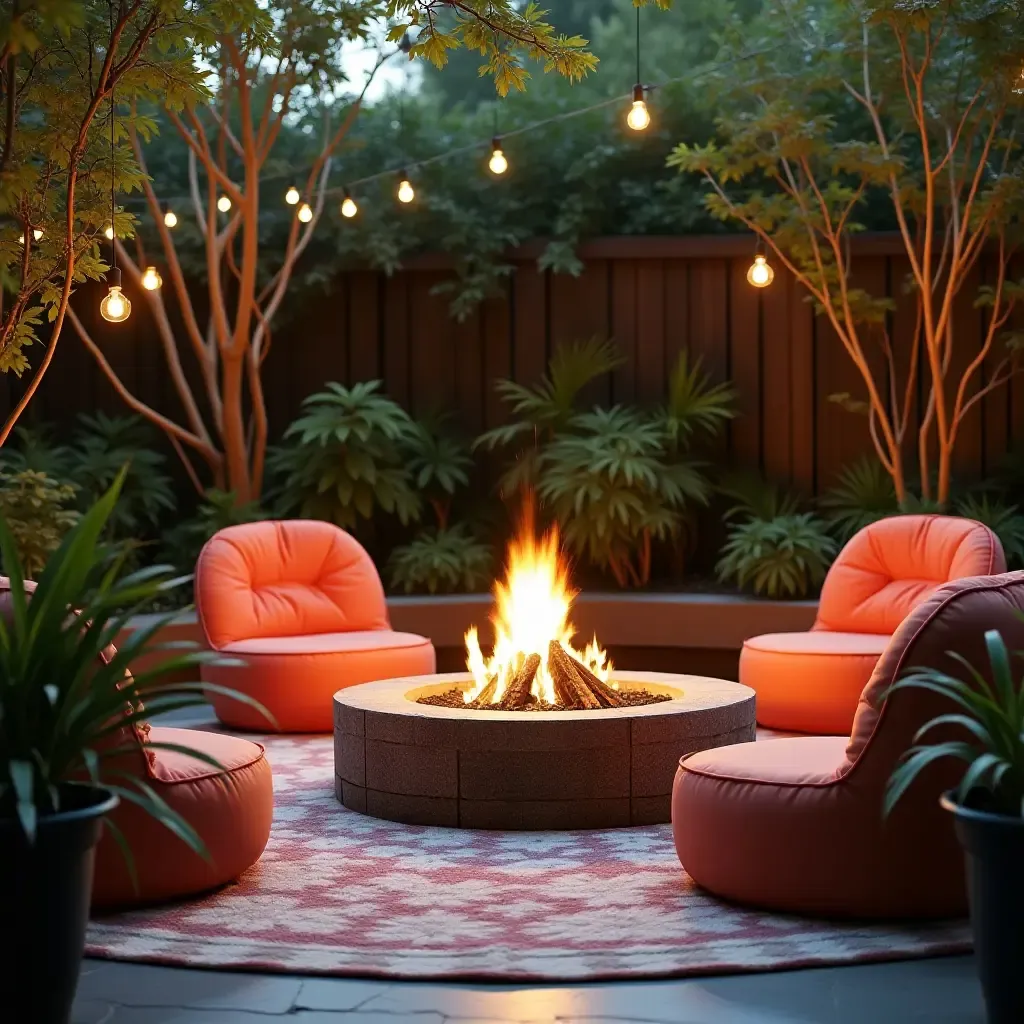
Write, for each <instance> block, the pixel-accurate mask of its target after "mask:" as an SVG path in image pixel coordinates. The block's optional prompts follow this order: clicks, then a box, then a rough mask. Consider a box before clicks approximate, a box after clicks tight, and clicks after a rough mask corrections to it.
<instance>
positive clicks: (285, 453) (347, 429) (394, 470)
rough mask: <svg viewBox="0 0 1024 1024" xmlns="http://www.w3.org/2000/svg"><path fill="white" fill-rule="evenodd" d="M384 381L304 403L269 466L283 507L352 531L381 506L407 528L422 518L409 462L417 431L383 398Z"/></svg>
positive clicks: (333, 387)
mask: <svg viewBox="0 0 1024 1024" xmlns="http://www.w3.org/2000/svg"><path fill="white" fill-rule="evenodd" d="M380 386H381V382H380V381H378V380H374V381H365V382H361V383H358V384H354V385H353V386H352V387H351V388H346V387H344V386H343V385H341V384H338V383H336V382H331V383H329V384H328V385H327V388H326V390H325V391H321V392H318V393H317V394H313V395H310V396H309V397H308V398H307V399H305V401H304V402H303V403H302V404H303V408H304V410H305V412H304V413H303V415H302V416H300V417H299V418H298V419H297V420H296V421H295V422H294V423H292V425H291V426H290V427H289V428H288V429H287V430H286V431H285V439H286V443H285V445H284V446H282V447H280V448H278V449H276V450H275V451H273V452H272V453H271V456H270V460H269V465H270V467H271V470H272V471H273V472H276V473H277V474H279V476H280V479H281V492H282V494H283V498H282V508H283V509H284V510H285V511H286V512H294V511H298V512H299V513H300V514H301V515H303V516H306V517H308V518H310V519H324V520H327V521H328V522H332V523H336V524H337V525H338V526H341V527H344V528H346V529H355V528H356V527H357V526H358V525H359V521H360V520H361V519H362V520H369V519H371V518H372V517H373V514H374V512H375V511H376V510H377V509H378V508H380V509H383V510H384V511H385V512H387V513H390V514H394V515H397V516H398V518H399V520H400V521H401V522H402V523H408V522H410V521H413V520H415V519H417V517H418V516H419V512H420V498H419V495H418V494H417V493H416V490H415V487H414V486H413V481H412V479H411V476H410V473H409V468H408V466H407V465H406V464H405V461H404V458H403V445H404V444H408V443H410V442H411V440H412V439H413V437H414V435H415V432H416V428H415V425H414V424H413V421H412V420H411V419H410V418H409V415H408V413H406V412H405V410H404V409H402V408H401V406H399V405H398V404H397V403H396V402H394V401H392V400H391V399H390V398H388V397H386V396H385V395H382V394H379V389H380Z"/></svg>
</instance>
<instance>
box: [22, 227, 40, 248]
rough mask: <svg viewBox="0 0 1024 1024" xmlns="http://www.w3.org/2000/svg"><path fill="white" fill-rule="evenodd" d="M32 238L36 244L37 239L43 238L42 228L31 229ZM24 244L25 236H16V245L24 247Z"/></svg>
mask: <svg viewBox="0 0 1024 1024" xmlns="http://www.w3.org/2000/svg"><path fill="white" fill-rule="evenodd" d="M32 237H33V238H34V239H35V240H36V241H37V242H38V241H39V239H40V238H42V237H43V229H42V228H33V229H32ZM24 244H25V236H24V234H21V235H18V245H24Z"/></svg>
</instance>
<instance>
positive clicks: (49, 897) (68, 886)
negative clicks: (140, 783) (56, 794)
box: [0, 785, 118, 1024]
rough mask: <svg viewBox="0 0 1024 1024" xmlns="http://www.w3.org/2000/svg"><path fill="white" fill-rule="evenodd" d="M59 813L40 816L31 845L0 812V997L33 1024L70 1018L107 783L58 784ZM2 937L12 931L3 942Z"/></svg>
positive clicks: (111, 803)
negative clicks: (0, 977)
mask: <svg viewBox="0 0 1024 1024" xmlns="http://www.w3.org/2000/svg"><path fill="white" fill-rule="evenodd" d="M60 795H61V807H62V808H64V809H63V810H62V811H61V813H60V814H53V815H49V816H47V817H45V818H42V819H41V820H40V822H39V827H38V830H37V834H36V841H35V844H34V845H32V846H30V845H29V843H28V841H27V840H26V838H25V835H24V833H23V832H22V831H21V827H20V826H19V824H18V822H17V821H14V820H11V819H10V818H7V817H0V936H4V939H3V946H4V948H5V949H6V950H7V952H6V953H4V954H3V958H2V960H0V974H2V975H3V976H4V979H3V985H2V986H0V988H2V990H3V992H4V1001H5V1004H6V1008H7V1009H11V1005H10V1004H11V1003H13V1004H14V1007H15V1008H17V1010H20V1013H15V1019H17V1020H25V1021H29V1020H30V1021H32V1024H67V1022H68V1020H69V1019H70V1017H71V1004H72V1002H73V1001H74V998H75V988H76V986H77V985H78V972H79V970H80V968H81V965H82V954H83V952H84V950H85V926H86V923H87V921H88V919H89V899H90V897H91V895H92V871H93V861H94V859H95V848H96V843H97V842H98V841H99V838H100V828H101V825H102V819H103V815H105V814H109V813H110V811H112V810H113V809H114V808H115V807H116V806H117V802H118V799H117V797H116V796H114V795H113V794H111V793H109V792H107V790H105V789H97V788H94V787H92V786H78V785H67V786H62V787H61V788H60ZM7 936H9V937H10V941H8V939H7Z"/></svg>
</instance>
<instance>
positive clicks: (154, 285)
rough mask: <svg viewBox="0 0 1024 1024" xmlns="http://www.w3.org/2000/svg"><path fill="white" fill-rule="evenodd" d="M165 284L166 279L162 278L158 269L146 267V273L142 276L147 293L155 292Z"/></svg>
mask: <svg viewBox="0 0 1024 1024" xmlns="http://www.w3.org/2000/svg"><path fill="white" fill-rule="evenodd" d="M163 283H164V279H163V278H162V277H161V276H160V271H158V270H157V269H156V267H146V272H145V273H144V274H143V275H142V287H143V288H145V289H146V291H147V292H155V291H156V290H157V289H158V288H160V287H161V286H162V285H163Z"/></svg>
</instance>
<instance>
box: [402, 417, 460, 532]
mask: <svg viewBox="0 0 1024 1024" xmlns="http://www.w3.org/2000/svg"><path fill="white" fill-rule="evenodd" d="M448 420H449V417H447V416H437V417H433V418H431V419H428V420H421V421H419V422H417V423H414V424H413V430H412V433H411V434H410V435H409V437H408V438H407V440H406V441H405V443H404V445H403V449H404V454H405V465H406V468H407V469H408V470H409V473H410V475H411V477H412V480H413V483H414V485H415V487H416V488H417V490H418V491H419V492H420V493H421V494H422V495H424V496H425V497H426V499H427V501H428V502H429V503H430V507H431V508H432V509H433V510H434V516H435V518H436V520H437V528H438V530H439V531H441V532H443V531H444V530H445V529H446V528H447V526H448V518H449V515H450V513H451V500H452V497H453V496H454V495H455V493H456V492H457V491H458V490H459V489H460V488H462V487H468V486H469V474H470V471H471V470H472V468H473V459H472V456H471V455H470V454H469V446H468V445H467V444H466V443H465V442H464V441H463V440H462V438H460V437H458V436H457V435H455V434H454V433H452V432H451V431H450V430H449V429H448V427H449V422H448Z"/></svg>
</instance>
